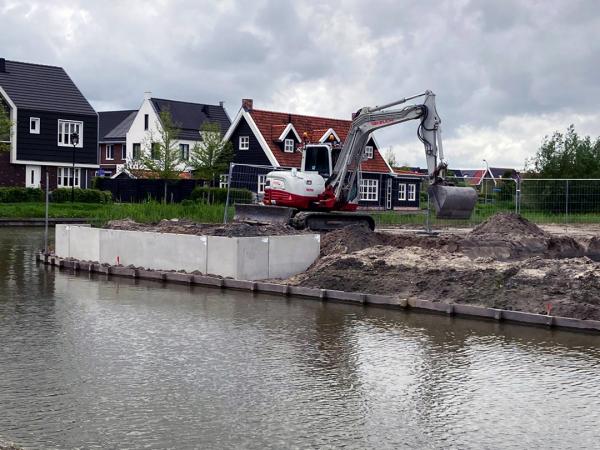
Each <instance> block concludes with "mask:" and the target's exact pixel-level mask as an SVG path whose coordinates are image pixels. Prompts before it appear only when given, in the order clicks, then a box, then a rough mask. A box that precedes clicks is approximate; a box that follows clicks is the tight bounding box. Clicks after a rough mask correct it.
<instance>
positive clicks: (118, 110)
mask: <svg viewBox="0 0 600 450" xmlns="http://www.w3.org/2000/svg"><path fill="white" fill-rule="evenodd" d="M136 111H139V109H111V110H110V111H98V114H100V113H118V112H128V113H132V112H136Z"/></svg>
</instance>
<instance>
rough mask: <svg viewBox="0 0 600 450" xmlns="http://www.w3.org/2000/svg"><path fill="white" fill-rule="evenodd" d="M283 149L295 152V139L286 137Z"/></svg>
mask: <svg viewBox="0 0 600 450" xmlns="http://www.w3.org/2000/svg"><path fill="white" fill-rule="evenodd" d="M283 151H284V152H288V153H294V140H293V139H286V140H285V141H284V142H283Z"/></svg>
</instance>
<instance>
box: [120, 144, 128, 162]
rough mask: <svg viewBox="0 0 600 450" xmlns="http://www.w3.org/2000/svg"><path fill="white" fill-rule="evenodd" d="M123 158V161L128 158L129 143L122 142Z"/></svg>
mask: <svg viewBox="0 0 600 450" xmlns="http://www.w3.org/2000/svg"><path fill="white" fill-rule="evenodd" d="M121 159H122V160H123V161H125V160H126V159H127V144H121Z"/></svg>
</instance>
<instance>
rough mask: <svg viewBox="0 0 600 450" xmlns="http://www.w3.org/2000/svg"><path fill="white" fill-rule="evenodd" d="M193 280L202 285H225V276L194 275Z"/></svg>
mask: <svg viewBox="0 0 600 450" xmlns="http://www.w3.org/2000/svg"><path fill="white" fill-rule="evenodd" d="M192 282H193V283H194V284H199V285H202V286H214V287H223V278H217V277H207V276H205V275H194V276H193V278H192Z"/></svg>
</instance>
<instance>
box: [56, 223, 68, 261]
mask: <svg viewBox="0 0 600 450" xmlns="http://www.w3.org/2000/svg"><path fill="white" fill-rule="evenodd" d="M70 231H71V225H64V224H58V225H56V227H55V228H54V254H55V255H56V256H60V257H61V258H68V257H69V256H71V252H70V249H69V232H70Z"/></svg>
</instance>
